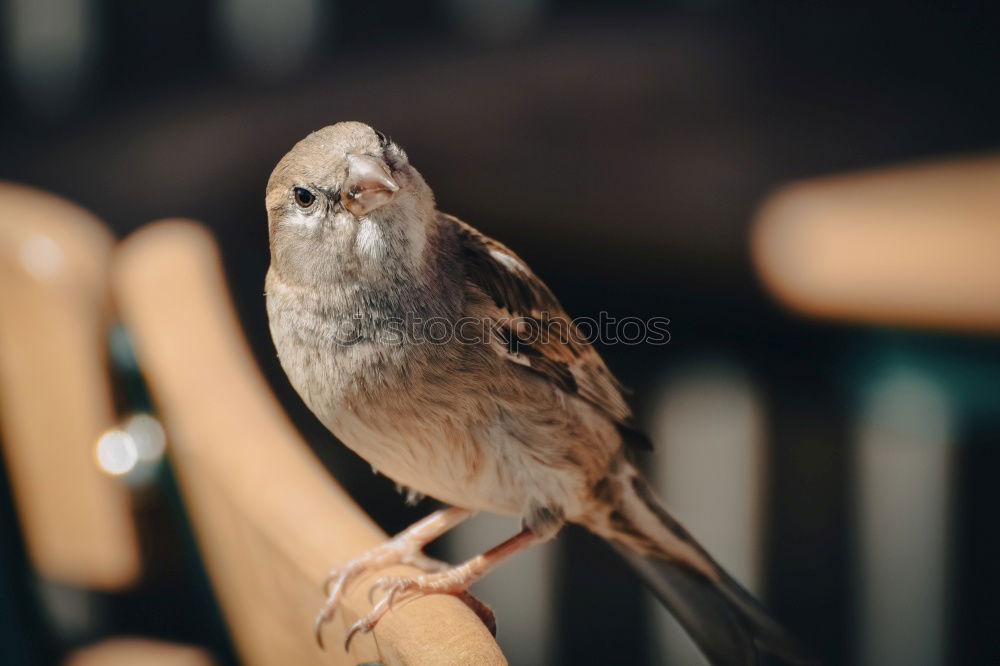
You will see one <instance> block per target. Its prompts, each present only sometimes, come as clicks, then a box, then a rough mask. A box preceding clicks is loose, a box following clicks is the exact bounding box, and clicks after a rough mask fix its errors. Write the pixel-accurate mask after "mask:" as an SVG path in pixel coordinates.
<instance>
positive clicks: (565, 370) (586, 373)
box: [442, 215, 649, 448]
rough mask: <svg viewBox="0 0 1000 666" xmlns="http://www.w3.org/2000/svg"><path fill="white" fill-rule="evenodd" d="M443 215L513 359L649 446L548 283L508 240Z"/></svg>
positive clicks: (619, 392)
mask: <svg viewBox="0 0 1000 666" xmlns="http://www.w3.org/2000/svg"><path fill="white" fill-rule="evenodd" d="M442 217H443V219H444V220H445V222H446V223H447V224H451V225H453V227H454V229H455V233H456V236H457V238H458V241H459V245H460V248H461V252H462V258H463V260H464V261H465V265H466V277H467V279H468V280H469V281H470V282H472V283H473V284H474V285H475V286H476V287H478V288H479V289H480V290H481V291H482V292H483V293H485V294H486V295H487V296H488V297H489V298H491V299H492V300H493V303H494V304H495V305H496V307H497V308H498V310H499V311H500V312H501V313H502V314H503V315H504V318H503V319H502V321H501V322H499V324H500V330H499V331H498V333H499V335H500V337H501V338H502V340H503V342H504V343H505V344H506V346H507V353H508V356H509V358H510V360H511V362H512V363H516V364H517V365H519V366H522V367H525V368H529V369H530V370H532V371H533V372H535V373H537V374H539V375H541V376H543V377H545V378H546V379H548V380H549V381H551V382H552V383H554V384H555V385H556V386H558V387H559V388H560V389H561V390H563V391H564V392H566V393H567V394H570V395H577V396H579V397H580V398H582V399H584V400H586V401H587V402H589V403H590V404H591V405H593V406H594V407H596V408H597V409H599V410H601V412H603V413H604V414H605V415H607V416H608V417H609V418H610V419H611V420H612V421H614V422H615V424H616V425H617V426H618V429H619V431H620V432H621V433H622V438H623V439H624V441H625V442H626V443H628V444H629V445H632V446H638V447H640V448H648V447H649V440H648V439H647V438H646V437H645V436H644V435H642V434H641V433H640V432H639V431H637V430H636V429H635V428H634V427H633V426H632V424H631V422H632V411H631V410H630V409H629V407H628V404H627V403H626V402H625V399H624V397H623V396H622V386H621V384H620V383H619V382H618V380H617V379H615V377H614V375H612V374H611V371H610V370H608V368H607V366H606V365H605V364H604V361H603V360H602V359H601V356H600V354H598V353H597V350H595V349H594V348H593V347H592V346H591V345H590V344H589V343H588V342H586V337H585V336H584V335H583V334H582V332H581V331H580V330H579V329H578V328H577V327H576V324H575V323H574V322H573V321H572V320H571V319H570V318H569V316H568V315H567V314H566V312H565V310H563V308H562V306H561V305H560V304H559V301H558V300H557V299H556V297H555V295H554V294H553V293H552V291H551V290H550V289H549V288H548V287H547V286H546V285H545V283H544V282H542V281H541V279H539V278H538V276H536V275H535V274H534V273H533V272H532V271H531V269H530V268H528V265H527V264H526V263H524V261H522V260H521V258H520V257H518V256H517V254H515V253H514V252H513V251H512V250H510V249H509V248H508V247H506V246H505V245H503V244H502V243H500V242H498V241H495V240H493V239H492V238H490V237H489V236H486V235H484V234H482V233H480V232H479V231H477V230H476V229H474V228H473V227H471V226H469V225H468V224H466V223H465V222H462V221H461V220H459V219H458V218H456V217H452V216H450V215H443V216H442ZM533 326H548V328H549V333H552V334H550V335H547V336H545V337H543V338H539V337H538V336H532V335H530V333H531V332H533V331H531V330H530V329H531V328H532V327H533ZM553 327H563V328H562V330H555V329H554V328H553ZM525 328H527V329H529V330H528V331H526V330H524V329H525Z"/></svg>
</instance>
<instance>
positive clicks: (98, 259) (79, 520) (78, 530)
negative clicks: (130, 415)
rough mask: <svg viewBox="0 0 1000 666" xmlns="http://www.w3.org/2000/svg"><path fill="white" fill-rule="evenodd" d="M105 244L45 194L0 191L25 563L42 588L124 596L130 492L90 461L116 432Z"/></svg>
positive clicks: (131, 561)
mask: <svg viewBox="0 0 1000 666" xmlns="http://www.w3.org/2000/svg"><path fill="white" fill-rule="evenodd" d="M112 245H113V239H112V237H111V234H110V233H109V232H108V230H107V229H106V228H105V227H104V225H103V224H102V223H101V222H100V221H99V220H97V218H95V217H94V216H93V215H91V214H90V213H88V212H86V211H84V210H83V209H81V208H79V207H78V206H76V205H74V204H71V203H70V202H68V201H65V200H63V199H60V198H59V197H56V196H54V195H52V194H49V193H46V192H41V191H39V190H35V189H32V188H28V187H24V186H20V185H13V184H10V183H0V322H2V323H0V429H2V440H3V449H4V455H5V459H6V464H7V471H8V474H9V475H10V481H11V486H12V489H13V494H14V500H15V503H16V505H17V510H18V516H19V520H20V523H21V528H22V530H23V532H24V537H25V542H26V545H27V550H28V555H29V558H30V560H31V563H32V565H33V567H34V568H35V569H36V570H37V571H38V573H39V574H40V575H42V576H44V577H45V578H48V579H50V580H54V581H58V582H61V583H66V584H70V585H77V586H81V587H86V588H95V589H105V590H114V589H120V588H123V587H127V586H129V585H131V584H132V583H134V582H135V580H136V579H137V578H138V576H139V574H140V554H139V546H138V539H137V537H136V533H135V524H134V520H133V516H132V513H131V500H130V498H129V494H128V491H127V489H126V488H125V487H124V486H123V485H122V484H121V483H120V482H119V481H118V480H116V479H113V478H111V477H110V476H108V475H107V474H104V473H102V472H101V471H100V470H99V468H98V466H97V464H96V463H95V459H94V447H95V444H96V442H97V439H98V436H99V435H100V434H101V433H102V432H103V431H104V430H106V429H107V428H109V427H111V426H112V425H114V424H115V421H116V416H115V413H114V405H113V401H112V394H111V387H110V379H109V377H108V373H107V360H106V340H107V337H106V336H107V328H108V323H109V319H110V299H109V294H108V283H107V278H108V262H109V260H110V256H111V248H112Z"/></svg>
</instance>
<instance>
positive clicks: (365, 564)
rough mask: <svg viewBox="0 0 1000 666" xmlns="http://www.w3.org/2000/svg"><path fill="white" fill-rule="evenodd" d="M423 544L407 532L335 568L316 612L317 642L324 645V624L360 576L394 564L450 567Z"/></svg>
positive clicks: (430, 569)
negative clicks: (423, 548) (428, 553)
mask: <svg viewBox="0 0 1000 666" xmlns="http://www.w3.org/2000/svg"><path fill="white" fill-rule="evenodd" d="M422 546H423V544H422V543H420V542H418V540H416V539H414V538H413V537H412V536H411V535H408V534H407V533H405V532H404V533H402V534H400V535H398V536H396V537H395V538H393V539H390V540H389V541H386V542H385V543H383V544H381V545H379V546H376V547H375V548H373V549H371V550H369V551H368V552H367V553H364V554H363V555H360V556H358V557H356V558H354V559H353V560H351V561H350V562H348V563H347V564H345V565H344V566H342V567H338V568H336V569H332V570H331V571H330V572H329V573H328V574H327V577H326V581H325V582H324V583H323V593H324V594H326V601H325V602H324V603H323V607H322V608H321V609H320V611H319V613H318V614H317V615H316V624H315V630H316V642H317V643H319V645H320V647H323V625H325V624H326V623H327V622H329V621H330V620H332V619H333V617H334V616H335V615H336V614H337V608H338V607H339V606H340V603H341V601H343V598H344V594H345V592H346V591H347V587H348V586H349V585H350V584H351V583H352V582H353V581H355V580H357V579H358V578H360V577H361V576H363V575H365V574H366V573H369V572H371V571H375V570H377V569H384V568H385V567H388V566H392V565H395V564H409V565H412V566H415V567H417V568H419V569H423V570H424V571H430V572H433V571H442V570H444V569H447V567H448V564H447V563H445V562H442V561H440V560H435V559H434V558H431V557H427V556H426V555H424V554H423V552H421V550H420V549H421V547H422Z"/></svg>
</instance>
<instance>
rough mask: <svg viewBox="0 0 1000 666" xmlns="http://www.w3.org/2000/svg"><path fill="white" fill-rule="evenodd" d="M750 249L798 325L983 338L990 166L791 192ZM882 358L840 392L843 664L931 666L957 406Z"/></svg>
mask: <svg viewBox="0 0 1000 666" xmlns="http://www.w3.org/2000/svg"><path fill="white" fill-rule="evenodd" d="M752 245H753V252H754V260H755V262H756V265H757V269H758V271H759V273H760V275H761V277H762V278H763V280H764V283H765V284H766V286H767V287H768V288H769V289H770V291H771V292H772V293H773V294H774V295H775V296H776V297H777V298H778V299H779V300H780V301H781V302H783V303H784V304H785V305H787V306H789V307H791V308H792V309H794V310H797V311H800V312H803V313H805V314H809V315H813V316H820V317H829V318H834V319H839V320H843V321H847V322H858V323H865V324H875V325H881V326H883V327H892V328H930V329H939V330H954V331H974V332H979V333H996V332H998V331H1000V260H998V251H1000V157H997V156H991V157H979V158H969V159H956V160H950V161H941V162H930V163H926V164H922V165H916V166H904V167H896V168H889V169H882V170H877V171H870V172H863V173H857V174H847V175H841V176H835V177H830V178H820V179H816V180H811V181H805V182H802V183H796V184H792V185H790V186H788V187H786V188H784V189H782V190H780V191H779V192H778V193H776V194H775V195H774V196H772V197H771V198H770V199H769V200H768V201H767V202H766V203H765V205H764V206H763V207H762V209H761V212H760V214H759V216H758V219H757V221H756V226H755V228H754V232H753V243H752ZM890 349H892V347H891V346H890ZM892 351H893V353H891V354H885V353H881V354H875V358H876V359H877V360H876V362H875V363H874V368H873V369H866V370H865V372H864V374H865V375H867V376H865V377H863V378H862V379H863V381H861V382H860V385H861V389H860V391H858V393H857V395H855V396H854V397H855V398H856V400H857V402H858V404H859V410H858V413H857V415H856V418H855V424H854V437H855V442H854V445H855V447H856V452H855V456H854V465H853V475H854V479H853V480H854V483H853V488H852V489H853V491H854V492H855V494H856V501H855V506H856V516H855V521H856V528H857V530H858V541H857V552H856V556H857V566H858V572H857V575H858V578H857V580H858V585H857V588H856V590H855V597H856V602H857V606H858V609H857V610H858V617H859V618H860V622H859V629H860V632H859V633H860V641H859V643H860V648H859V650H858V654H857V658H858V662H859V663H860V664H884V663H921V664H940V663H945V662H946V661H947V660H948V654H949V646H948V644H947V643H948V640H947V638H948V633H949V631H948V627H949V618H948V613H949V608H950V607H949V599H951V598H952V597H953V592H952V591H951V590H950V589H949V584H950V582H951V581H950V574H949V566H948V562H949V556H950V550H951V547H950V535H951V534H952V527H951V525H950V522H949V516H950V515H951V513H952V509H951V503H952V502H953V498H954V495H953V493H952V491H951V489H952V488H953V487H954V483H955V479H956V469H955V465H954V462H953V458H954V457H955V454H954V449H955V446H954V445H955V444H956V443H957V438H958V434H957V433H958V432H959V429H960V424H959V423H958V420H959V415H960V411H959V410H958V405H957V404H956V403H957V402H958V400H957V398H956V391H955V390H954V386H949V382H948V381H947V378H946V377H945V376H944V375H943V373H942V372H941V371H940V369H939V368H938V367H935V365H934V364H933V363H928V362H927V361H926V360H921V359H920V357H919V356H918V357H915V358H914V357H913V356H912V355H911V354H908V353H906V352H905V350H900V349H892ZM867 364H868V365H872V363H871V362H870V361H869V362H867ZM984 372H989V370H988V369H985V370H984ZM949 389H951V390H949Z"/></svg>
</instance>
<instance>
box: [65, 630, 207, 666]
mask: <svg viewBox="0 0 1000 666" xmlns="http://www.w3.org/2000/svg"><path fill="white" fill-rule="evenodd" d="M213 663H214V662H213V660H212V658H211V657H210V656H209V654H208V653H207V652H206V651H205V650H203V649H202V648H199V647H195V646H193V645H184V644H182V643H170V642H167V641H161V640H154V639H151V638H139V637H134V636H114V637H112V638H106V639H104V640H102V641H100V642H98V643H94V644H92V645H87V646H85V647H81V648H77V649H76V650H74V651H73V652H71V653H70V654H69V655H68V656H67V657H66V659H65V660H64V661H63V665H64V666H135V665H136V664H139V665H141V666H212V664H213Z"/></svg>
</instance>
